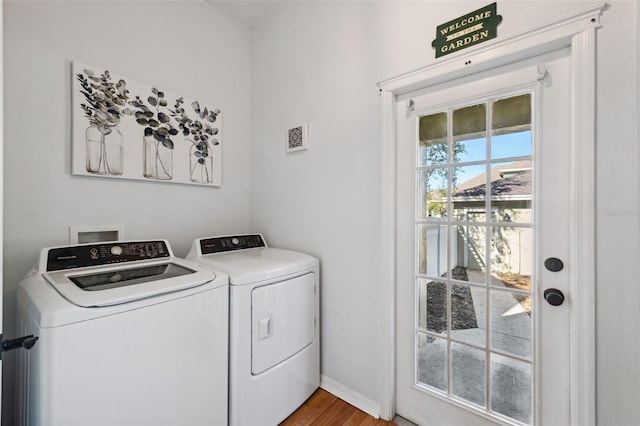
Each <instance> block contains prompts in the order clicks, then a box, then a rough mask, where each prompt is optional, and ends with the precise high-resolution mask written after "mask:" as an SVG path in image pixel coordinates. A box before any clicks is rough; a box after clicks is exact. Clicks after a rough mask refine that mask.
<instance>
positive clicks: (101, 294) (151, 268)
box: [43, 257, 216, 308]
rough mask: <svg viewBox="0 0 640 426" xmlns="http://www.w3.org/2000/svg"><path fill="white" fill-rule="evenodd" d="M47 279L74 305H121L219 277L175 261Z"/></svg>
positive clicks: (52, 275) (73, 272)
mask: <svg viewBox="0 0 640 426" xmlns="http://www.w3.org/2000/svg"><path fill="white" fill-rule="evenodd" d="M43 276H44V277H45V279H46V280H47V281H48V282H49V283H51V285H52V286H53V287H54V288H55V289H56V290H57V291H58V293H60V295H61V296H62V297H64V298H65V299H67V300H68V301H69V302H71V303H73V304H74V305H77V306H81V307H87V308H88V307H99V306H110V305H118V304H121V303H126V302H131V301H134V300H139V299H145V298H148V297H152V296H158V295H161V294H165V293H170V292H174V291H179V290H185V289H188V288H191V287H196V286H199V285H202V284H206V283H208V282H210V281H212V280H213V279H215V277H216V275H215V273H214V272H213V271H210V270H208V269H206V268H202V267H200V266H198V265H196V264H194V263H192V262H189V261H186V260H181V259H177V258H175V257H170V258H164V259H156V260H148V261H138V262H131V263H126V264H117V265H106V266H97V267H85V268H77V269H69V270H61V271H54V272H47V273H45V274H43Z"/></svg>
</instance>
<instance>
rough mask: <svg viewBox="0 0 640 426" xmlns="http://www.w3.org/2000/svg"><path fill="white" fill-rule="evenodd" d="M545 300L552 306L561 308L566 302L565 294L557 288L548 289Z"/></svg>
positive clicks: (545, 292)
mask: <svg viewBox="0 0 640 426" xmlns="http://www.w3.org/2000/svg"><path fill="white" fill-rule="evenodd" d="M544 300H546V301H547V303H548V304H550V305H552V306H560V305H562V303H563V302H564V294H563V293H562V292H561V291H560V290H558V289H557V288H548V289H546V290H545V291H544Z"/></svg>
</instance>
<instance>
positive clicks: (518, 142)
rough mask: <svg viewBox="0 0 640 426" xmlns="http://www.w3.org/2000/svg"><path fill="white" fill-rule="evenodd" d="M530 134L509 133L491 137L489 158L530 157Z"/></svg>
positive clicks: (528, 132)
mask: <svg viewBox="0 0 640 426" xmlns="http://www.w3.org/2000/svg"><path fill="white" fill-rule="evenodd" d="M531 145H532V142H531V132H530V131H527V132H519V133H509V134H506V135H500V136H493V137H491V158H492V159H499V158H509V157H524V156H528V155H531V149H532V147H531Z"/></svg>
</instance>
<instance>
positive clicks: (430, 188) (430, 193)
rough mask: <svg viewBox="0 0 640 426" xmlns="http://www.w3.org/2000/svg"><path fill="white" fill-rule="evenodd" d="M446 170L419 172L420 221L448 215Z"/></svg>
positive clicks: (437, 169)
mask: <svg viewBox="0 0 640 426" xmlns="http://www.w3.org/2000/svg"><path fill="white" fill-rule="evenodd" d="M447 176H448V172H447V169H446V168H436V169H428V170H419V171H418V220H425V219H427V218H439V217H445V216H446V215H447V194H448V192H447Z"/></svg>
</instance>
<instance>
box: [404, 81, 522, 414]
mask: <svg viewBox="0 0 640 426" xmlns="http://www.w3.org/2000/svg"><path fill="white" fill-rule="evenodd" d="M531 105H532V94H531V93H518V94H513V95H511V96H508V97H501V98H497V99H487V100H485V101H482V102H477V103H474V104H470V105H463V106H460V107H457V108H451V109H448V110H441V111H437V112H435V113H431V114H428V115H424V116H421V117H420V119H419V122H418V126H419V128H418V131H417V135H418V140H417V143H416V148H417V154H418V155H417V159H418V164H417V165H416V190H417V194H416V195H417V197H416V200H417V211H416V222H415V223H416V234H415V237H416V254H417V255H416V265H415V270H416V299H417V303H416V315H417V318H416V332H415V345H416V346H415V350H416V357H415V359H416V366H415V372H416V377H415V379H416V383H417V384H418V386H420V387H423V388H424V389H425V390H427V391H432V392H437V393H439V394H441V395H444V396H446V397H448V398H452V399H456V400H458V401H459V402H462V403H465V404H468V405H470V406H472V407H474V408H476V409H479V410H482V411H485V412H488V413H491V414H492V415H497V416H506V417H508V418H510V419H512V421H513V420H516V421H517V422H521V423H524V424H530V423H531V419H532V363H533V359H532V354H533V351H532V325H533V322H532V315H533V312H532V311H531V309H532V306H531V294H532V288H531V287H532V285H531V284H532V251H533V233H532V218H533V214H532V213H533V212H532V201H533V200H532V194H533V191H532V188H533V185H532V181H533V163H532V157H531V153H532V145H533V139H532V113H531V111H532V108H531Z"/></svg>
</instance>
